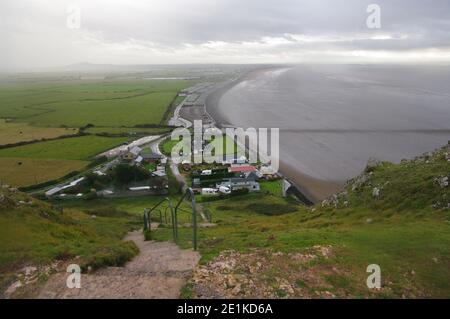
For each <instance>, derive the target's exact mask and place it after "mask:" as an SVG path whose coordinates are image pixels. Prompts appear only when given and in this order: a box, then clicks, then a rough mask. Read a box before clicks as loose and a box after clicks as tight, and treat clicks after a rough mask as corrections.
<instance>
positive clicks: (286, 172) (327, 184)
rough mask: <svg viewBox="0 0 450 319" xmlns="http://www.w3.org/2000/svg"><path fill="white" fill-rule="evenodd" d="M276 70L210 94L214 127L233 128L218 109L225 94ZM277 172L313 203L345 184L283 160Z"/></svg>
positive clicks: (249, 75) (209, 109)
mask: <svg viewBox="0 0 450 319" xmlns="http://www.w3.org/2000/svg"><path fill="white" fill-rule="evenodd" d="M278 69H279V68H278V67H272V68H262V69H257V70H253V71H250V72H248V73H246V74H245V75H243V76H242V77H240V78H238V79H234V80H230V81H228V82H226V83H224V84H223V85H222V86H221V87H220V88H218V89H217V90H215V91H214V92H212V93H211V94H210V95H209V96H208V97H207V99H206V111H207V112H208V114H209V115H210V116H211V117H212V118H213V119H214V121H215V122H216V125H217V126H218V127H221V128H222V127H229V126H233V124H232V123H230V122H229V121H227V118H226V116H225V115H224V112H226V110H223V109H220V107H219V103H220V99H221V98H222V96H223V95H224V94H225V93H226V92H228V91H229V90H230V89H231V88H233V87H234V86H235V85H237V84H239V83H241V82H242V81H245V80H246V79H249V78H254V77H258V76H259V75H261V74H263V73H264V72H267V71H271V70H278ZM279 172H280V173H281V174H282V175H283V176H285V177H286V178H288V179H289V180H290V181H291V182H292V183H294V184H295V186H296V187H297V188H298V190H299V191H300V192H301V193H302V194H303V195H304V196H305V197H306V198H308V199H309V200H310V201H311V202H313V203H316V202H318V201H320V200H323V199H324V198H327V197H328V196H330V195H332V194H335V193H337V192H339V191H340V190H342V189H343V187H344V184H345V181H344V180H341V181H331V180H322V179H317V178H314V177H312V176H309V175H307V174H304V173H302V172H301V171H300V170H299V169H298V168H295V167H293V166H292V165H289V164H288V163H287V162H285V161H283V159H280V170H279Z"/></svg>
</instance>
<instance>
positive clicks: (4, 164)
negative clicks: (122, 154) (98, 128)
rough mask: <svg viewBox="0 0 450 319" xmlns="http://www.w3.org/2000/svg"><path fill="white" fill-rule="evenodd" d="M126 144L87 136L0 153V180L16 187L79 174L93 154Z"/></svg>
mask: <svg viewBox="0 0 450 319" xmlns="http://www.w3.org/2000/svg"><path fill="white" fill-rule="evenodd" d="M125 141H128V138H125V137H116V138H108V137H100V136H94V135H87V136H81V137H71V138H64V139H58V140H52V141H46V142H40V143H34V144H27V145H22V146H16V147H9V148H5V149H1V150H0V164H1V167H0V180H2V181H4V182H6V183H8V184H10V185H14V186H17V187H22V186H30V185H34V184H40V183H43V182H46V181H50V180H54V179H57V178H60V177H62V176H65V175H67V174H68V173H70V172H73V171H80V170H82V169H83V168H84V167H86V166H87V165H88V164H89V161H90V160H92V159H93V157H94V156H95V155H97V154H98V153H100V152H102V151H106V150H108V149H111V148H113V147H115V146H118V145H120V144H122V143H123V142H125Z"/></svg>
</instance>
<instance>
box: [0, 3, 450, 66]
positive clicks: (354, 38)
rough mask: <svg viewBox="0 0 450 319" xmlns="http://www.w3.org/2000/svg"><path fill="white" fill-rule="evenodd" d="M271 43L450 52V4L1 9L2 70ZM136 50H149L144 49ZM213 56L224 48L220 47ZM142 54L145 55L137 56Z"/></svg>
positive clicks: (294, 46) (289, 46)
mask: <svg viewBox="0 0 450 319" xmlns="http://www.w3.org/2000/svg"><path fill="white" fill-rule="evenodd" d="M71 3H78V4H79V6H80V8H81V10H82V28H81V30H78V31H73V30H68V29H67V28H66V26H65V21H66V18H67V13H66V9H67V6H68V5H69V4H71ZM371 3H377V4H379V5H380V6H381V9H382V29H380V30H369V29H367V27H366V24H365V22H366V18H367V13H366V8H367V6H368V5H369V4H371ZM377 33H382V34H389V35H390V36H391V37H392V38H391V39H384V40H383V39H381V40H380V39H376V40H374V39H368V38H364V37H359V35H361V34H365V35H370V34H377ZM289 34H294V35H305V36H307V37H319V38H321V37H322V38H327V37H328V38H330V37H343V38H346V39H347V40H346V41H329V42H327V41H317V42H314V41H312V42H305V43H303V42H298V41H297V42H296V41H292V39H290V38H289ZM267 37H269V38H285V39H286V40H287V41H291V42H288V43H286V44H279V45H277V46H270V48H265V50H267V52H268V53H270V54H274V52H276V50H289V49H292V50H295V52H296V54H297V53H298V51H299V50H302V49H304V50H335V51H339V50H342V51H345V50H373V51H380V50H384V51H389V50H396V51H399V50H400V51H401V50H421V49H432V48H434V49H439V50H447V51H448V50H450V48H449V47H450V2H449V1H448V0H432V1H423V0H277V1H275V0H273V1H261V0H214V1H211V0H191V1H186V0H151V1H148V0H134V1H126V0H78V1H76V0H74V1H68V0H60V1H54V0H2V1H1V3H0V38H1V39H2V40H1V42H0V43H1V47H0V49H1V50H0V63H1V64H2V65H1V66H7V65H8V64H12V65H45V64H46V63H47V64H49V65H50V64H63V63H71V62H77V61H82V60H84V59H85V60H92V61H102V60H105V62H109V63H114V62H117V63H127V61H128V60H127V59H129V61H128V63H135V62H140V63H142V62H146V61H148V63H154V62H155V61H154V60H155V59H162V60H164V59H165V55H167V56H171V58H173V59H176V60H177V61H183V59H182V58H183V57H174V55H176V54H177V52H178V51H179V50H183V48H184V44H190V45H193V46H198V48H199V49H198V51H199V54H205V61H207V60H208V56H206V55H207V54H208V53H207V52H205V51H204V48H203V47H202V46H201V45H202V44H204V43H208V42H225V43H228V44H229V46H227V48H230V47H232V46H234V47H236V50H239V47H240V46H242V48H246V49H248V47H249V46H245V45H242V43H247V42H250V43H258V42H260V41H261V39H263V38H267ZM396 37H397V38H396ZM130 43H131V44H130ZM136 43H137V44H136ZM136 46H137V47H138V50H137V51H139V52H140V51H142V52H141V53H139V52H136ZM146 48H147V49H148V51H149V52H148V58H147V60H146V58H145V54H146V53H145V52H144V51H145V50H146ZM263 49H264V46H263V47H262V48H258V49H257V51H258V52H259V54H262V53H263V52H260V51H259V50H263ZM215 50H216V51H217V50H219V51H220V48H219V49H217V48H216V49H215ZM155 52H156V53H155ZM283 52H284V53H285V54H288V53H286V51H283ZM153 53H154V56H152V54H153ZM165 53H167V54H165ZM216 53H217V52H216ZM218 53H220V52H218ZM138 54H141V55H142V56H139V57H136V55H138ZM193 54H194V53H193ZM245 54H252V53H251V52H250V51H249V52H247V53H245ZM197 58H201V57H197ZM197 58H196V59H197ZM167 61H168V62H170V61H169V59H168V60H167ZM186 62H190V61H186ZM223 62H227V61H223Z"/></svg>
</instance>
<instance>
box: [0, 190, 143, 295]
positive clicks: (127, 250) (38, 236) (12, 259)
mask: <svg viewBox="0 0 450 319" xmlns="http://www.w3.org/2000/svg"><path fill="white" fill-rule="evenodd" d="M0 192H1V195H2V196H4V197H3V199H4V200H3V201H2V204H1V205H0V291H2V290H3V289H4V288H6V287H7V286H8V284H9V283H10V282H11V280H12V279H13V274H14V272H15V271H16V270H17V269H18V268H20V267H23V266H24V265H30V264H31V265H41V264H42V265H46V264H48V263H50V262H52V261H53V260H55V259H62V260H70V259H73V258H75V257H76V256H80V258H79V259H78V260H77V262H78V263H79V264H80V265H81V266H82V268H83V269H86V268H87V267H88V266H90V267H92V268H93V269H95V268H98V267H102V266H107V265H110V266H118V265H123V264H124V263H125V262H126V261H127V260H129V259H131V258H132V257H133V256H134V255H136V254H137V252H138V249H137V247H136V246H135V244H134V243H130V242H123V241H122V238H123V237H124V236H125V234H126V233H127V232H128V231H130V230H132V229H136V228H137V227H139V226H140V219H139V218H137V216H136V217H133V216H129V215H127V214H118V213H117V212H116V211H113V210H112V214H111V216H108V212H107V211H106V212H105V211H103V212H102V213H101V215H102V216H103V217H100V216H97V218H95V219H94V218H91V216H90V214H85V213H83V212H81V211H78V210H73V209H65V210H64V211H63V212H60V211H58V210H54V209H52V208H51V206H50V205H48V204H46V203H43V202H40V201H38V200H36V199H32V198H31V197H29V196H27V195H25V194H22V193H10V192H8V191H6V190H1V191H0ZM21 200H22V201H26V202H28V201H29V200H32V204H31V205H26V204H22V205H19V204H18V203H19V201H21ZM91 213H95V209H92V210H91ZM99 215H100V214H99Z"/></svg>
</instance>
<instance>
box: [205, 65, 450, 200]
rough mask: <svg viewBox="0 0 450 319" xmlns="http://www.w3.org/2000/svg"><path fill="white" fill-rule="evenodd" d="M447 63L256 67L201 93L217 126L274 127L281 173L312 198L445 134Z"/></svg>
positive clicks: (449, 119) (427, 147)
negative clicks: (369, 163)
mask: <svg viewBox="0 0 450 319" xmlns="http://www.w3.org/2000/svg"><path fill="white" fill-rule="evenodd" d="M449 81H450V68H443V67H441V68H419V67H418V68H415V67H407V68H404V67H384V66H299V67H295V68H286V67H284V68H283V67H280V68H272V69H260V70H255V71H252V72H249V73H248V74H246V75H245V76H243V77H241V78H240V79H237V80H235V81H231V82H229V83H226V84H225V85H224V86H223V87H222V88H220V89H219V90H217V91H216V92H214V93H213V94H211V95H210V96H209V97H208V99H207V100H206V104H207V111H208V113H209V114H210V115H211V116H212V117H213V118H214V119H215V120H216V122H217V123H218V126H221V125H225V126H227V125H231V126H236V127H243V128H248V127H256V128H258V127H266V128H271V127H277V128H280V172H281V173H282V174H283V175H285V176H286V177H288V178H289V179H290V180H291V181H293V182H294V183H295V184H296V185H297V186H298V188H299V189H300V190H301V191H302V193H304V194H305V195H308V197H309V198H311V199H312V200H315V201H317V200H321V199H323V198H325V197H327V196H329V195H331V194H333V193H335V192H336V191H338V190H339V189H340V188H342V186H343V185H344V184H345V181H347V180H348V179H351V178H353V177H355V176H356V175H358V174H360V172H361V171H362V170H363V169H364V167H365V165H366V163H367V160H368V159H369V158H370V157H375V158H378V159H380V160H386V161H391V162H399V161H400V160H401V159H403V158H413V157H415V156H417V155H420V154H422V153H424V152H428V151H431V150H433V149H435V148H437V147H439V146H442V145H444V144H446V143H447V141H448V140H449V139H450V108H449V107H448V105H450V88H448V87H447V83H448V82H449Z"/></svg>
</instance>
